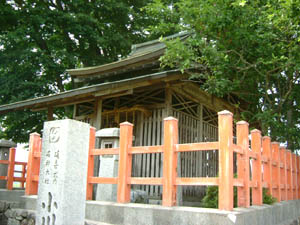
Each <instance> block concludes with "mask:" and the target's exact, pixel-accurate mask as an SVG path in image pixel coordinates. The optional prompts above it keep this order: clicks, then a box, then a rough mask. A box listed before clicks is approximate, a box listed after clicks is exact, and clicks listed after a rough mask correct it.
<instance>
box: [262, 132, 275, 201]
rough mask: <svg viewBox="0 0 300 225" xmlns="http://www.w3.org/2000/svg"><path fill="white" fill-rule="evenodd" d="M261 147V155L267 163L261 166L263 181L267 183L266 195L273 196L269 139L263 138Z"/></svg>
mask: <svg viewBox="0 0 300 225" xmlns="http://www.w3.org/2000/svg"><path fill="white" fill-rule="evenodd" d="M262 146H263V151H262V155H263V156H264V157H265V158H266V159H267V162H266V163H264V164H263V168H264V173H263V181H266V182H267V184H268V193H269V194H270V195H272V196H273V182H272V152H271V138H270V137H268V136H264V137H263V139H262Z"/></svg>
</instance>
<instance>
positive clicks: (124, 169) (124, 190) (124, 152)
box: [117, 122, 133, 203]
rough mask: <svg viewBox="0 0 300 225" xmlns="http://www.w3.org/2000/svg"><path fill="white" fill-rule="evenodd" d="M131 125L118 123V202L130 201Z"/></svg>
mask: <svg viewBox="0 0 300 225" xmlns="http://www.w3.org/2000/svg"><path fill="white" fill-rule="evenodd" d="M132 131H133V125H132V124H131V123H128V122H124V123H121V124H120V157H119V171H118V196H117V199H118V202H119V203H128V202H130V183H128V180H129V178H130V176H131V163H132V155H131V154H129V149H130V148H131V147H132Z"/></svg>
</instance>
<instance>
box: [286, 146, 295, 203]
mask: <svg viewBox="0 0 300 225" xmlns="http://www.w3.org/2000/svg"><path fill="white" fill-rule="evenodd" d="M286 162H287V184H288V187H287V188H288V193H287V197H288V198H287V200H292V199H293V195H294V194H293V164H292V152H291V151H290V150H287V151H286Z"/></svg>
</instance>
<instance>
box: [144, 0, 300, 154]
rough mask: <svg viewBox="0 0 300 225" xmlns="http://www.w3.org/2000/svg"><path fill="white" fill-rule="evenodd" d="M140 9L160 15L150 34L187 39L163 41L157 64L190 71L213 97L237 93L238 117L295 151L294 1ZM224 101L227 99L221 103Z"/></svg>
mask: <svg viewBox="0 0 300 225" xmlns="http://www.w3.org/2000/svg"><path fill="white" fill-rule="evenodd" d="M166 7H168V4H166V3H165V2H164V1H162V0H161V1H160V0H156V1H155V2H154V3H150V4H148V6H147V7H146V8H147V10H148V11H151V10H152V9H153V10H155V11H156V12H160V13H161V15H160V18H161V19H160V23H159V24H157V25H156V26H155V27H153V26H151V27H150V29H151V30H152V31H153V32H157V31H161V30H162V29H164V30H165V32H168V31H169V30H174V26H173V25H169V24H170V21H169V18H177V19H178V18H180V20H179V23H177V24H176V30H181V31H184V30H185V31H186V30H187V31H190V32H191V35H190V37H189V38H188V39H187V40H186V41H185V42H184V43H182V41H180V40H171V41H168V40H164V42H165V43H166V44H167V51H166V54H165V55H164V56H163V57H162V58H161V65H162V67H179V68H180V69H181V71H187V70H188V69H190V68H195V67H196V68H197V69H198V72H197V73H192V74H191V78H192V79H193V81H194V82H195V81H198V82H199V83H200V84H201V85H202V87H203V89H205V90H207V91H208V92H210V93H212V94H215V95H217V96H220V97H225V96H231V97H232V96H233V97H236V96H238V97H239V99H240V102H233V103H234V104H236V105H237V106H239V107H240V110H241V111H242V117H243V118H242V119H245V120H248V121H249V122H256V123H257V122H259V127H257V128H259V129H262V131H263V133H264V134H265V135H268V134H269V135H271V136H272V139H273V140H274V141H275V140H277V141H282V142H286V141H287V144H288V148H290V149H292V150H296V149H299V148H300V137H299V134H300V126H299V124H300V110H299V109H300V108H299V105H300V104H299V103H300V95H299V93H300V92H299V89H300V85H299V82H300V73H299V69H300V44H299V43H300V36H299V34H300V26H299V25H300V17H299V16H296V15H299V12H300V1H299V0H295V1H279V0H276V1H258V0H254V1H244V0H243V1H242V0H213V1H212V0H208V1H203V0H178V1H175V2H174V3H173V5H172V7H171V8H170V7H169V10H166ZM228 99H230V98H228Z"/></svg>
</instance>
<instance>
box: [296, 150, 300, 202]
mask: <svg viewBox="0 0 300 225" xmlns="http://www.w3.org/2000/svg"><path fill="white" fill-rule="evenodd" d="M296 159H297V163H296V164H297V193H298V199H300V156H299V155H297V156H296Z"/></svg>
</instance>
